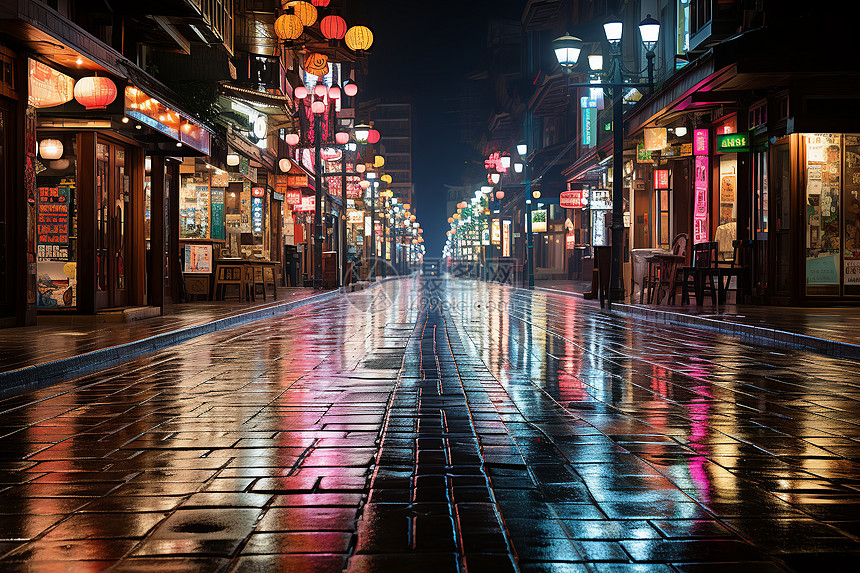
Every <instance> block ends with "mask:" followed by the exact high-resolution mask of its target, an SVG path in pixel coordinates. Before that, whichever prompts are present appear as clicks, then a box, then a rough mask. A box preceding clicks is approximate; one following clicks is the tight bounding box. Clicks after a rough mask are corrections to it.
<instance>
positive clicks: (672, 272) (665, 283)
mask: <svg viewBox="0 0 860 573" xmlns="http://www.w3.org/2000/svg"><path fill="white" fill-rule="evenodd" d="M687 240H688V239H687V233H678V234H677V235H675V238H674V239H672V254H673V255H677V256H679V257H681V256H686V255H687ZM682 262H683V261H682ZM681 268H682V265H680V264H678V263H677V262H668V261H666V260H665V259H664V260H661V261H660V268H659V270H658V273H659V275H660V278H659V281H658V283H657V289H656V294H657V301H659V300H660V291H661V290H662V289H663V288H666V289H668V290H667V292H668V297H666V298H667V300H668V302H670V303H671V304H675V291H676V290H677V288H678V287H679V286H681V285H680V282H679V280H678V277H679V270H680V269H681Z"/></svg>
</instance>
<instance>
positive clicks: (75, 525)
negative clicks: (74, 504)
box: [42, 513, 164, 540]
mask: <svg viewBox="0 0 860 573" xmlns="http://www.w3.org/2000/svg"><path fill="white" fill-rule="evenodd" d="M163 519H164V514H163V513H132V514H121V513H78V514H74V515H72V516H71V517H69V518H68V519H66V520H64V521H62V522H61V523H59V524H58V525H56V526H55V527H54V528H52V529H51V530H50V531H48V532H47V533H46V534H45V535H44V536H42V539H44V540H77V539H123V538H127V539H131V538H139V537H143V536H144V535H146V534H147V532H149V531H150V530H151V529H152V528H153V527H155V526H156V524H158V523H159V522H160V521H161V520H163Z"/></svg>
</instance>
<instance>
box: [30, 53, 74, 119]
mask: <svg viewBox="0 0 860 573" xmlns="http://www.w3.org/2000/svg"><path fill="white" fill-rule="evenodd" d="M29 68H30V69H29V72H30V73H29V75H28V76H27V83H28V90H27V91H28V96H27V97H28V102H29V104H30V105H31V106H33V107H35V108H44V107H53V106H55V105H61V104H64V103H66V102H69V101H72V99H73V98H74V87H75V79H74V78H73V77H71V76H67V75H66V74H64V73H62V72H58V71H57V70H55V69H54V68H52V67H50V66H46V65H45V64H43V63H42V62H37V61H36V60H30V61H29Z"/></svg>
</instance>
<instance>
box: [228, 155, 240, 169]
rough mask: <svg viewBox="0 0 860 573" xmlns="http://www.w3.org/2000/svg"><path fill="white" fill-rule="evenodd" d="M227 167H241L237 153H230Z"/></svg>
mask: <svg viewBox="0 0 860 573" xmlns="http://www.w3.org/2000/svg"><path fill="white" fill-rule="evenodd" d="M227 165H229V166H230V167H236V166H237V165H239V155H238V154H236V153H228V154H227Z"/></svg>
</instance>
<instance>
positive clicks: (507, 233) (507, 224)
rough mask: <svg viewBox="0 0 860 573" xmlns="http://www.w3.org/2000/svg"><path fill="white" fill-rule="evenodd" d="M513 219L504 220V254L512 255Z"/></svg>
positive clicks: (506, 255) (505, 255) (504, 255)
mask: <svg viewBox="0 0 860 573" xmlns="http://www.w3.org/2000/svg"><path fill="white" fill-rule="evenodd" d="M511 223H512V222H511V221H502V256H503V257H510V256H511Z"/></svg>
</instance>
